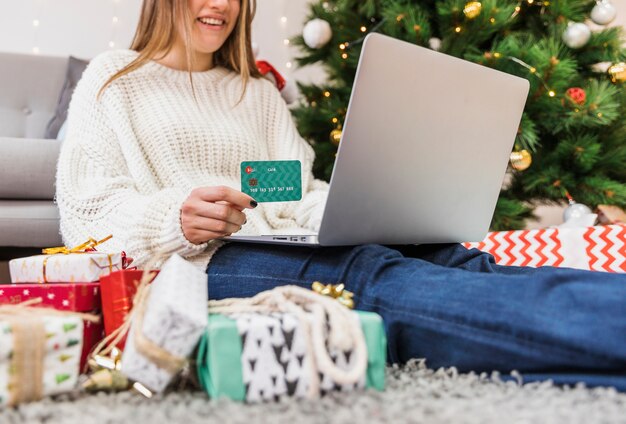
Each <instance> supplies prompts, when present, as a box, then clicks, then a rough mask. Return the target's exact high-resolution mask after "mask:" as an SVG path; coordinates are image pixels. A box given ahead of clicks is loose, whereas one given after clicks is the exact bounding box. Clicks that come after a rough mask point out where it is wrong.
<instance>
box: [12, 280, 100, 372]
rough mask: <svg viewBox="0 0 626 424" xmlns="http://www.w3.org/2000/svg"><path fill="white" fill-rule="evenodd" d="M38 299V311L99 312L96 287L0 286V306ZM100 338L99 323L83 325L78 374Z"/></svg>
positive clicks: (76, 285)
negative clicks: (45, 309) (44, 308)
mask: <svg viewBox="0 0 626 424" xmlns="http://www.w3.org/2000/svg"><path fill="white" fill-rule="evenodd" d="M36 298H40V299H41V302H40V303H39V304H37V305H36V306H38V307H48V308H54V309H56V310H59V311H73V312H97V311H99V310H100V286H99V284H97V283H84V284H83V283H76V284H5V285H0V305H2V304H13V305H15V304H18V303H22V302H26V301H29V300H32V299H36ZM102 337H103V325H102V323H101V322H100V323H93V322H86V323H85V325H84V327H83V344H82V346H83V349H82V353H81V357H80V367H81V368H80V369H81V370H82V369H83V367H84V365H85V363H86V361H87V355H88V354H89V352H90V351H91V349H92V348H93V346H94V345H95V344H96V343H98V342H99V341H100V340H101V339H102Z"/></svg>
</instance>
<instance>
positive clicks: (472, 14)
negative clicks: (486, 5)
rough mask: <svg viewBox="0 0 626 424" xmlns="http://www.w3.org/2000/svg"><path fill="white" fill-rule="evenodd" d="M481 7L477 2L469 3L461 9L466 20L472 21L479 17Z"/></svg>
mask: <svg viewBox="0 0 626 424" xmlns="http://www.w3.org/2000/svg"><path fill="white" fill-rule="evenodd" d="M482 8H483V5H482V4H481V3H480V2H479V1H470V2H469V3H467V4H466V5H465V8H463V13H464V14H465V17H466V18H467V19H474V18H476V17H477V16H478V15H480V11H481V10H482Z"/></svg>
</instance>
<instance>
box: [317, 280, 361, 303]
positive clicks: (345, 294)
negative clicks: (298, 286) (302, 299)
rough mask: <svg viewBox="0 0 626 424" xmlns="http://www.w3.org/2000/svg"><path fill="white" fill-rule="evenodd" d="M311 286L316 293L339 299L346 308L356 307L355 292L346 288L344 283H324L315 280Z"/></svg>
mask: <svg viewBox="0 0 626 424" xmlns="http://www.w3.org/2000/svg"><path fill="white" fill-rule="evenodd" d="M311 288H312V289H313V291H314V292H315V293H318V294H321V295H323V296H329V297H332V298H333V299H337V300H338V301H339V303H341V304H342V305H343V306H345V307H346V308H349V309H354V299H353V297H354V293H352V292H350V291H348V290H346V286H345V285H344V284H343V283H340V284H322V283H320V282H319V281H315V282H314V283H313V285H312V286H311Z"/></svg>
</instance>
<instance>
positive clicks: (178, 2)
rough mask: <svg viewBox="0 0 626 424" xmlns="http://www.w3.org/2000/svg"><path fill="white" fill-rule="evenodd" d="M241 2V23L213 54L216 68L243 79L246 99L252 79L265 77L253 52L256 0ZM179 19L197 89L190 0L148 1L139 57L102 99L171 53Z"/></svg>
mask: <svg viewBox="0 0 626 424" xmlns="http://www.w3.org/2000/svg"><path fill="white" fill-rule="evenodd" d="M240 1H241V6H240V11H239V16H238V17H237V23H236V24H235V27H234V28H233V31H232V33H231V34H230V35H229V37H228V38H227V39H226V41H225V42H224V44H223V45H222V47H221V48H220V49H219V50H218V51H216V52H215V53H214V54H213V65H214V66H223V67H225V68H228V69H230V70H232V71H235V72H237V73H238V74H239V75H240V76H241V80H242V83H243V89H242V93H241V99H242V98H243V96H244V95H245V92H246V85H247V83H248V80H249V79H250V78H259V77H261V73H260V72H259V70H258V68H257V66H256V62H255V60H254V55H253V52H252V18H253V17H254V13H255V11H256V0H240ZM179 17H180V18H182V21H183V23H184V25H183V28H184V37H185V40H184V41H185V49H186V52H187V68H188V69H189V82H190V83H191V85H192V89H193V77H192V74H191V69H193V64H194V60H193V53H192V47H191V32H192V27H191V25H192V21H193V19H192V17H191V15H190V13H189V8H188V7H187V0H144V1H143V5H142V7H141V15H140V17H139V23H138V24H137V30H136V31H135V36H134V38H133V41H132V43H131V46H130V48H131V50H135V51H136V52H138V53H139V56H137V58H135V60H133V61H132V62H130V63H129V64H128V65H126V66H125V67H124V68H122V69H120V70H119V71H118V72H116V73H115V74H114V75H113V76H112V77H110V78H109V79H108V80H107V81H106V82H105V83H104V85H103V86H102V88H100V91H99V92H98V97H100V96H101V95H102V93H103V92H104V90H105V89H106V88H107V87H108V86H109V85H110V84H111V83H113V81H115V80H116V79H118V78H121V77H123V76H124V75H126V74H128V73H130V72H132V71H134V70H136V69H138V68H140V67H141V66H143V65H144V64H145V63H147V62H149V61H150V60H152V59H153V58H154V57H155V56H156V55H157V54H158V53H160V52H164V54H167V53H168V52H169V51H170V50H171V48H172V46H173V44H174V39H175V35H176V33H177V31H178V25H177V23H178V21H179ZM194 96H195V91H194ZM241 99H240V100H241Z"/></svg>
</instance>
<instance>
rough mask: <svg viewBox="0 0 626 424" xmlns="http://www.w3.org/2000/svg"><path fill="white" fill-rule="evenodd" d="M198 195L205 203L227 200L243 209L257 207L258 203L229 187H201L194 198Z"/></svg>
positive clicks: (194, 194) (196, 190)
mask: <svg viewBox="0 0 626 424" xmlns="http://www.w3.org/2000/svg"><path fill="white" fill-rule="evenodd" d="M196 195H197V196H198V198H200V199H201V200H204V201H205V202H211V203H215V202H219V201H224V200H225V201H227V202H228V203H231V204H232V205H236V206H238V207H239V208H241V209H254V208H256V207H257V202H256V201H255V200H254V199H253V198H252V197H250V196H248V195H247V194H244V193H242V192H241V191H239V190H235V189H234V188H230V187H227V186H215V187H199V188H196V189H195V190H193V191H192V196H196Z"/></svg>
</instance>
